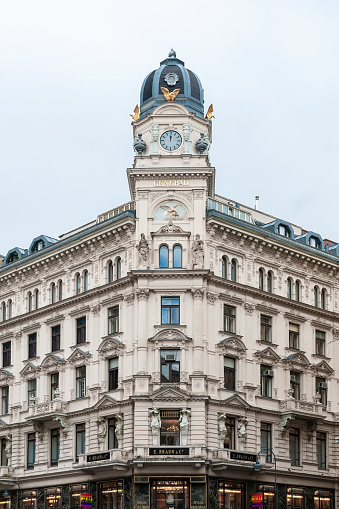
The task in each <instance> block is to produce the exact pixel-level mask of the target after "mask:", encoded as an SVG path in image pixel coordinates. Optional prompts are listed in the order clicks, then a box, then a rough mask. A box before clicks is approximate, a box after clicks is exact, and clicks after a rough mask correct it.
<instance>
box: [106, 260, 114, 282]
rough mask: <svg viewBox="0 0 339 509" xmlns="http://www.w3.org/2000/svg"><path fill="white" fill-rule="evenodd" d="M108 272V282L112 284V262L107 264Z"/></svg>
mask: <svg viewBox="0 0 339 509" xmlns="http://www.w3.org/2000/svg"><path fill="white" fill-rule="evenodd" d="M107 272H108V282H109V283H112V281H113V262H112V260H110V261H109V262H108V264H107Z"/></svg>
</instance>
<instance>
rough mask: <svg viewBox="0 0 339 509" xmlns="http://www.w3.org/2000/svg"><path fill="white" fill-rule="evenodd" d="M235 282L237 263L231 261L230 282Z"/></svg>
mask: <svg viewBox="0 0 339 509" xmlns="http://www.w3.org/2000/svg"><path fill="white" fill-rule="evenodd" d="M236 280H237V262H236V261H235V260H232V261H231V281H236Z"/></svg>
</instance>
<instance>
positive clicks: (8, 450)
mask: <svg viewBox="0 0 339 509" xmlns="http://www.w3.org/2000/svg"><path fill="white" fill-rule="evenodd" d="M5 453H6V458H7V465H8V466H9V467H10V466H11V464H12V435H7V436H6V445H5Z"/></svg>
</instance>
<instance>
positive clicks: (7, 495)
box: [4, 481, 20, 509]
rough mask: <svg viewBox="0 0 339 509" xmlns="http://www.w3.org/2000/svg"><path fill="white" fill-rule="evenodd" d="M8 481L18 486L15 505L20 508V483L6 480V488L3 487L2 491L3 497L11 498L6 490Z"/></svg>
mask: <svg viewBox="0 0 339 509" xmlns="http://www.w3.org/2000/svg"><path fill="white" fill-rule="evenodd" d="M10 483H15V484H17V486H18V501H17V507H18V509H20V484H19V483H18V482H17V481H8V483H7V484H6V488H5V491H4V498H11V495H10V494H9V493H8V491H7V487H8V485H9V484H10Z"/></svg>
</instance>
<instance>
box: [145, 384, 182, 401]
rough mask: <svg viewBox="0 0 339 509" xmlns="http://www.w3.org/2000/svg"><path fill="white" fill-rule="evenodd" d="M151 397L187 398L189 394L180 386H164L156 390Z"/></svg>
mask: <svg viewBox="0 0 339 509" xmlns="http://www.w3.org/2000/svg"><path fill="white" fill-rule="evenodd" d="M150 399H153V400H159V399H163V400H172V401H173V400H187V399H188V395H187V394H186V393H185V392H184V391H182V390H181V389H179V388H178V387H163V388H161V389H159V390H158V391H156V392H154V393H153V395H152V396H151V398H150Z"/></svg>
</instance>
